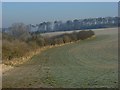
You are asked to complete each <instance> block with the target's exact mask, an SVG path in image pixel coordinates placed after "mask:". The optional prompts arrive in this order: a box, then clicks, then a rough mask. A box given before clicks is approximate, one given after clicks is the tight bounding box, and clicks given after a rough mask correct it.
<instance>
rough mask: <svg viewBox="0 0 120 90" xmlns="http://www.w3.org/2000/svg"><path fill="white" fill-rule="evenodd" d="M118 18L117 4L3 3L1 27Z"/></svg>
mask: <svg viewBox="0 0 120 90" xmlns="http://www.w3.org/2000/svg"><path fill="white" fill-rule="evenodd" d="M107 16H118V3H117V2H74V3H73V2H71V3H70V2H59V3H58V2H56V3H55V2H3V3H2V26H3V27H9V26H11V24H13V23H18V22H23V23H25V24H39V23H40V22H43V21H55V20H62V21H66V20H74V19H82V18H91V17H107Z"/></svg>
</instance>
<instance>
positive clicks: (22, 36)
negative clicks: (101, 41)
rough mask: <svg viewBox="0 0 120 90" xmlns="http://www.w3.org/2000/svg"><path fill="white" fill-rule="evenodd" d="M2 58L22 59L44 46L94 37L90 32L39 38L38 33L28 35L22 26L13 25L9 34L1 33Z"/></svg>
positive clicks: (21, 24) (20, 24)
mask: <svg viewBox="0 0 120 90" xmlns="http://www.w3.org/2000/svg"><path fill="white" fill-rule="evenodd" d="M2 35H3V43H2V44H3V45H2V58H3V62H4V61H5V60H12V59H14V58H19V57H23V56H24V55H25V54H26V53H28V52H32V51H35V50H37V49H39V48H43V47H45V46H54V45H60V44H65V43H69V42H75V41H78V40H84V39H87V38H90V37H92V36H93V35H94V32H93V31H92V30H84V31H79V32H72V33H65V34H61V35H56V36H53V37H47V36H41V35H40V34H38V33H30V32H29V29H28V28H27V27H26V26H25V25H24V24H23V23H19V24H14V25H13V26H12V27H11V31H9V33H8V32H7V33H5V32H3V34H2Z"/></svg>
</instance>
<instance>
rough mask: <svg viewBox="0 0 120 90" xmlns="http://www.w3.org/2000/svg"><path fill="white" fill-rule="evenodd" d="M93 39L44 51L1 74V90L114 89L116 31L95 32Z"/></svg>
mask: <svg viewBox="0 0 120 90" xmlns="http://www.w3.org/2000/svg"><path fill="white" fill-rule="evenodd" d="M95 35H96V38H94V39H88V40H85V41H79V42H76V43H72V44H66V45H64V46H61V47H55V48H51V49H48V50H45V51H43V52H42V53H40V54H38V55H35V56H33V57H32V58H31V59H30V60H29V61H28V62H26V63H24V64H23V65H18V66H16V67H15V68H14V69H12V70H10V71H8V72H5V73H3V88H18V87H20V88H22V87H25V88H27V87H32V88H40V87H65V88H66V87H67V88H72V87H74V88H89V87H108V88H110V87H113V88H114V87H117V85H118V51H117V50H118V30H117V28H114V29H105V30H96V31H95Z"/></svg>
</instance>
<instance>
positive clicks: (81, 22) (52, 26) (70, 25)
mask: <svg viewBox="0 0 120 90" xmlns="http://www.w3.org/2000/svg"><path fill="white" fill-rule="evenodd" d="M119 22H120V18H119V17H97V18H87V19H74V20H67V21H64V22H63V21H61V20H56V21H44V22H40V23H38V24H28V25H27V28H29V32H36V33H45V32H55V31H70V30H71V31H73V30H84V29H97V28H109V27H117V26H118V23H119ZM12 26H14V24H13V25H12ZM12 26H11V27H12ZM11 27H9V28H4V29H3V31H4V32H7V31H9V30H11Z"/></svg>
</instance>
